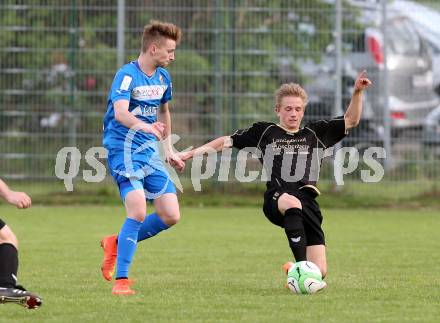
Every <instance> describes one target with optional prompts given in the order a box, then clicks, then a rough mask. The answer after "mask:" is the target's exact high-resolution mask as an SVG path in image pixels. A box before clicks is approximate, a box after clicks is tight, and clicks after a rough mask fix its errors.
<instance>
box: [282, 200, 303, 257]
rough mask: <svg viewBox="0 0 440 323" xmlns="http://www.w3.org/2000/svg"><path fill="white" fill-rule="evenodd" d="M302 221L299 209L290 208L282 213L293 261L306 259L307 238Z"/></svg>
mask: <svg viewBox="0 0 440 323" xmlns="http://www.w3.org/2000/svg"><path fill="white" fill-rule="evenodd" d="M303 221H304V220H303V214H302V210H301V209H298V208H291V209H288V210H286V212H285V213H284V231H285V232H286V236H287V239H288V240H289V246H290V249H292V252H293V256H294V257H295V261H303V260H307V256H306V250H307V240H306V234H305V231H304V222H303Z"/></svg>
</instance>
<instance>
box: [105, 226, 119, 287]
mask: <svg viewBox="0 0 440 323" xmlns="http://www.w3.org/2000/svg"><path fill="white" fill-rule="evenodd" d="M117 239H118V237H117V236H116V235H111V236H107V237H104V238H103V239H102V240H101V247H102V250H104V260H103V261H102V264H101V273H102V277H104V279H105V280H108V281H110V280H112V277H113V273H114V271H115V264H116V256H117V254H118V245H117Z"/></svg>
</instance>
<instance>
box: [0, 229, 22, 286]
mask: <svg viewBox="0 0 440 323" xmlns="http://www.w3.org/2000/svg"><path fill="white" fill-rule="evenodd" d="M2 224H3V227H2V228H1V229H0V259H1V261H0V287H6V288H14V287H15V284H16V283H17V271H18V250H17V245H18V242H17V238H16V236H15V235H14V233H13V232H12V230H11V229H10V228H9V227H8V226H7V225H5V224H4V222H2Z"/></svg>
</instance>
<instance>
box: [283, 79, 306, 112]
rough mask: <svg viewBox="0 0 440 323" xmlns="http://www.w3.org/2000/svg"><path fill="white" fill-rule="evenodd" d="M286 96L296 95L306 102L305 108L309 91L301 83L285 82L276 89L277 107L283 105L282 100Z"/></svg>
mask: <svg viewBox="0 0 440 323" xmlns="http://www.w3.org/2000/svg"><path fill="white" fill-rule="evenodd" d="M286 96H295V97H298V98H300V99H301V100H302V101H303V102H304V108H305V107H306V105H307V101H308V97H307V92H306V90H304V89H303V88H302V87H301V86H300V85H299V84H296V83H285V84H282V85H281V86H280V87H279V88H278V89H277V90H276V91H275V107H276V108H279V107H280V106H281V100H282V99H283V98H284V97H286Z"/></svg>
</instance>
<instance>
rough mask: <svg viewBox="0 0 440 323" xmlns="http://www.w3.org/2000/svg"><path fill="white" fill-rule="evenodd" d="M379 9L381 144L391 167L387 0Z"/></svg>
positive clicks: (384, 0) (387, 165) (386, 162)
mask: <svg viewBox="0 0 440 323" xmlns="http://www.w3.org/2000/svg"><path fill="white" fill-rule="evenodd" d="M381 9H382V10H381V11H382V23H381V30H382V37H383V42H382V43H383V45H382V51H383V69H382V78H381V80H382V89H383V91H382V100H383V122H384V141H383V145H384V148H385V151H386V154H387V156H386V158H385V161H384V162H385V169H387V170H388V169H390V167H391V163H392V160H391V157H392V155H391V120H390V107H389V100H388V99H389V86H388V64H387V61H388V59H387V57H388V55H387V46H386V44H387V43H388V35H387V33H388V31H387V0H381Z"/></svg>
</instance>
